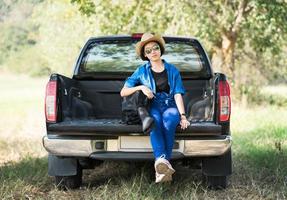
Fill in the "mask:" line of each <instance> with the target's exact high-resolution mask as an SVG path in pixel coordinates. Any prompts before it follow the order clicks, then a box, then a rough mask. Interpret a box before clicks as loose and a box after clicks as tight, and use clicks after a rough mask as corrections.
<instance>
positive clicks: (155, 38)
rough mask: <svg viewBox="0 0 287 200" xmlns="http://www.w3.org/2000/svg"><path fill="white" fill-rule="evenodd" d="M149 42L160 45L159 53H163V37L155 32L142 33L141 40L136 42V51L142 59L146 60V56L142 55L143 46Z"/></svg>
mask: <svg viewBox="0 0 287 200" xmlns="http://www.w3.org/2000/svg"><path fill="white" fill-rule="evenodd" d="M149 42H157V43H158V44H159V46H160V51H161V55H162V54H163V53H164V45H165V41H164V39H163V38H162V37H161V36H160V35H157V34H155V35H153V34H151V33H144V34H143V35H142V37H141V41H140V42H138V43H137V44H136V53H137V55H138V56H140V57H141V59H142V60H148V58H147V57H145V56H144V51H143V47H144V45H146V44H147V43H149Z"/></svg>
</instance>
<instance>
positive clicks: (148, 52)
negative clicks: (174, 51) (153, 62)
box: [145, 45, 160, 54]
mask: <svg viewBox="0 0 287 200" xmlns="http://www.w3.org/2000/svg"><path fill="white" fill-rule="evenodd" d="M159 50H160V47H159V45H154V46H153V47H152V48H149V49H145V53H146V54H150V53H151V52H152V51H159Z"/></svg>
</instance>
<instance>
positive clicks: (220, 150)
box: [183, 136, 232, 156]
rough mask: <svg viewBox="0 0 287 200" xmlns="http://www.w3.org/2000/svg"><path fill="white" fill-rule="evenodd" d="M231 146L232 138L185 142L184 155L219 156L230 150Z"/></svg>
mask: <svg viewBox="0 0 287 200" xmlns="http://www.w3.org/2000/svg"><path fill="white" fill-rule="evenodd" d="M231 144H232V137H231V136H226V138H224V139H215V140H185V141H184V152H183V154H184V155H185V156H219V155H222V154H224V153H225V152H226V151H227V150H229V149H230V147H231Z"/></svg>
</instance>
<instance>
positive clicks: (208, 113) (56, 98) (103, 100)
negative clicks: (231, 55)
mask: <svg viewBox="0 0 287 200" xmlns="http://www.w3.org/2000/svg"><path fill="white" fill-rule="evenodd" d="M140 38H141V34H133V35H114V36H106V37H93V38H90V39H89V40H88V41H87V42H86V44H85V45H84V46H83V48H82V50H81V52H80V55H79V57H78V59H77V61H76V64H75V67H74V72H73V75H72V77H65V76H63V75H60V74H56V73H55V74H52V75H51V76H50V80H49V82H48V83H47V86H46V96H45V115H46V130H47V133H46V134H45V136H44V137H43V146H44V148H45V149H46V150H47V151H48V174H49V175H50V176H54V177H55V183H56V185H57V187H58V188H70V189H73V188H77V187H80V186H81V183H82V170H83V169H91V168H95V170H96V169H97V168H96V167H97V166H98V165H100V164H101V163H102V162H103V161H105V160H117V161H129V162H134V161H152V160H153V159H154V158H153V153H152V147H151V144H150V141H149V135H146V134H144V133H143V131H142V127H141V125H140V124H138V125H127V124H125V123H123V122H122V120H121V119H122V107H121V104H122V98H121V96H120V90H121V89H122V87H123V85H124V82H125V80H126V78H127V77H129V76H130V75H131V74H132V72H133V71H135V69H136V68H137V67H138V66H140V65H142V64H143V63H144V61H142V60H140V58H138V57H136V53H135V44H136V43H137V42H138V41H139V40H140ZM163 38H164V40H165V42H166V47H165V48H166V53H165V54H164V55H163V56H162V58H163V59H166V60H167V61H168V62H170V63H172V64H174V65H175V66H176V67H177V68H178V69H179V71H180V74H181V77H182V80H183V85H184V87H185V90H186V93H185V95H184V96H183V99H184V105H185V110H186V114H187V118H188V120H189V121H190V123H191V125H190V126H189V127H188V128H187V129H185V130H181V128H180V126H178V127H177V129H176V136H175V143H174V147H173V152H172V161H176V160H178V161H183V162H182V163H185V164H186V163H187V164H188V165H194V162H197V163H199V164H198V165H197V166H200V167H201V171H202V174H203V177H204V180H205V181H206V183H207V186H208V187H210V188H226V187H227V182H228V181H227V180H228V176H229V175H231V173H232V159H231V143H232V137H231V133H230V114H231V98H230V88H229V84H228V82H227V79H226V76H225V75H224V74H222V73H215V72H213V70H212V67H211V64H210V61H209V58H208V55H207V53H206V51H205V50H204V48H203V46H202V45H201V44H200V42H199V41H198V40H197V39H196V38H191V37H177V36H164V37H163ZM179 163H180V162H179Z"/></svg>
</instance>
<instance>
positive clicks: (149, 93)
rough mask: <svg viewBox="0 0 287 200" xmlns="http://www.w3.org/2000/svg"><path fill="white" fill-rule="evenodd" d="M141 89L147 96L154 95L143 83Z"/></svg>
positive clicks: (151, 96) (150, 97)
mask: <svg viewBox="0 0 287 200" xmlns="http://www.w3.org/2000/svg"><path fill="white" fill-rule="evenodd" d="M141 91H142V92H143V93H144V94H145V95H146V96H147V98H149V99H152V98H153V97H154V95H153V93H152V91H151V90H150V89H149V88H148V87H147V86H145V85H142V86H141Z"/></svg>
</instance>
